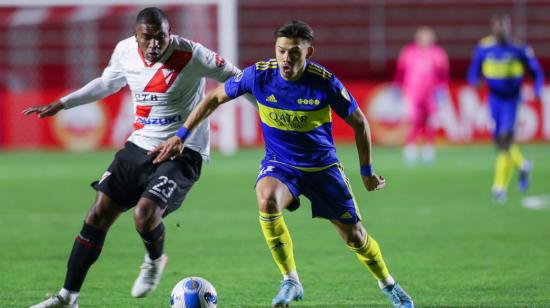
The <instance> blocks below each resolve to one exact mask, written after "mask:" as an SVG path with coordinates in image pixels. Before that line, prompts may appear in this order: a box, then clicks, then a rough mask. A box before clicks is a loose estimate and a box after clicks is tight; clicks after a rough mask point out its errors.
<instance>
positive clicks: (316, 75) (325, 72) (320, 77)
mask: <svg viewBox="0 0 550 308" xmlns="http://www.w3.org/2000/svg"><path fill="white" fill-rule="evenodd" d="M305 74H307V75H309V76H311V78H312V80H314V81H316V82H320V83H326V84H331V83H333V82H334V80H335V79H336V77H335V76H334V73H332V72H331V71H330V70H329V69H327V68H326V67H324V66H322V65H321V64H319V63H317V62H314V61H310V62H309V64H308V65H307V67H306V71H305Z"/></svg>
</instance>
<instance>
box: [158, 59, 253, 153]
mask: <svg viewBox="0 0 550 308" xmlns="http://www.w3.org/2000/svg"><path fill="white" fill-rule="evenodd" d="M254 73H255V70H254V66H251V67H248V68H246V69H245V70H244V71H242V72H238V73H237V74H236V75H234V76H233V77H231V78H229V79H227V80H226V82H225V84H223V85H220V86H218V87H217V88H216V89H214V90H213V91H211V92H209V93H208V94H206V96H205V97H204V98H203V99H202V100H201V101H200V102H199V103H198V104H197V106H195V108H194V109H193V111H191V114H189V116H188V117H187V119H186V120H185V122H184V123H183V126H182V127H181V128H180V129H179V130H178V131H177V132H176V135H175V136H173V137H170V138H168V139H167V140H166V141H164V142H163V143H161V144H160V145H158V146H157V147H156V148H154V149H153V150H152V151H150V152H149V153H148V154H149V155H153V154H157V157H156V158H155V159H154V160H153V164H159V163H161V162H163V161H165V160H167V159H169V158H174V157H175V156H177V155H179V154H181V153H182V152H183V148H184V142H185V140H186V139H187V137H189V135H190V134H191V131H192V130H193V129H194V128H195V127H196V126H197V125H199V123H200V122H201V121H202V120H204V119H206V118H207V117H208V116H210V115H211V114H212V112H214V110H216V109H217V108H218V107H219V106H220V105H221V104H223V103H226V102H228V101H230V100H232V99H234V98H237V97H239V96H241V95H243V94H246V93H252V88H253V84H254Z"/></svg>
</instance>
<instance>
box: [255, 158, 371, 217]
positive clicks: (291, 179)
mask: <svg viewBox="0 0 550 308" xmlns="http://www.w3.org/2000/svg"><path fill="white" fill-rule="evenodd" d="M266 176H271V177H274V178H276V179H278V180H279V181H281V182H282V183H283V184H285V185H286V186H287V187H288V189H289V190H290V193H292V195H293V196H294V198H295V199H296V200H298V197H299V196H300V194H303V195H304V196H306V197H307V198H308V199H309V201H310V202H311V214H312V216H313V217H323V218H326V219H331V220H332V219H335V220H338V221H340V222H342V223H344V224H355V223H357V222H359V221H360V220H361V214H360V213H359V209H358V208H357V204H356V202H355V198H354V197H353V193H352V191H351V185H350V184H349V179H348V178H347V176H346V174H345V173H344V168H343V167H342V165H341V164H335V165H333V166H331V167H329V168H327V169H324V170H321V171H302V170H299V169H296V168H293V167H290V166H288V165H284V164H282V163H279V162H274V161H263V162H262V165H261V167H260V173H259V174H258V178H257V179H256V183H258V181H259V180H260V179H262V178H264V177H266Z"/></svg>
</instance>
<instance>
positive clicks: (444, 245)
mask: <svg viewBox="0 0 550 308" xmlns="http://www.w3.org/2000/svg"><path fill="white" fill-rule="evenodd" d="M522 149H523V151H524V153H525V154H526V156H528V157H529V158H531V159H533V161H534V166H535V169H534V173H533V185H532V187H531V188H530V190H529V192H528V194H527V195H544V194H550V159H549V158H550V145H525V146H523V147H522ZM338 153H339V155H340V157H341V159H342V162H343V163H344V165H345V166H346V167H347V172H348V175H349V177H350V179H351V182H352V186H353V189H354V193H355V195H356V198H357V201H358V203H359V204H360V208H361V211H362V215H363V218H364V223H365V225H366V227H367V230H368V231H369V232H370V233H371V234H372V235H373V236H374V237H375V238H376V239H377V240H378V242H379V243H380V246H381V248H382V252H383V254H384V257H385V259H386V262H387V264H388V265H389V268H390V271H391V273H392V274H393V276H394V277H395V278H396V279H397V280H398V281H399V282H400V283H401V284H402V285H403V286H404V287H405V288H406V289H407V290H408V291H409V293H410V294H411V295H412V296H413V297H414V299H415V302H416V304H417V306H419V307H440V306H448V307H472V306H474V307H478V306H481V307H549V306H550V210H538V211H537V210H530V209H526V208H523V207H521V206H520V203H521V198H522V195H520V194H519V193H518V192H517V189H516V183H515V178H514V179H513V180H512V183H511V189H510V193H509V200H508V203H507V204H506V205H504V206H500V205H495V204H492V203H491V202H490V198H489V189H490V186H491V182H492V175H493V161H494V150H493V149H492V147H490V146H489V145H486V146H467V147H443V148H441V149H439V152H438V160H437V162H436V164H435V165H434V166H432V167H421V166H418V167H415V168H407V167H405V165H404V163H403V162H402V159H401V151H400V149H395V148H382V147H377V148H376V149H375V152H374V159H375V160H374V161H375V169H376V171H378V172H379V173H380V174H382V175H384V176H385V177H386V178H387V186H386V188H384V189H383V190H382V191H378V192H367V191H366V190H365V189H364V188H363V187H362V184H361V181H360V178H359V174H358V167H357V157H356V152H355V149H354V147H352V146H339V147H338ZM262 154H263V152H262V151H261V150H259V149H248V150H242V151H240V152H239V153H238V154H237V155H235V156H232V157H223V156H221V155H219V154H214V155H213V160H212V162H211V163H210V164H208V165H205V166H204V168H203V174H202V178H201V180H200V181H199V182H198V184H197V185H196V186H195V187H194V188H193V190H192V191H191V193H190V194H189V195H188V198H187V200H186V201H185V202H184V205H183V207H182V208H181V209H180V210H178V211H177V212H175V213H174V214H172V215H171V216H169V217H168V218H167V219H166V220H165V225H166V228H167V242H166V248H165V251H166V253H167V254H168V256H169V257H170V260H169V263H168V266H167V268H166V271H165V274H164V276H163V279H162V281H161V284H160V286H159V288H158V289H157V290H156V291H155V292H154V293H153V294H152V295H151V296H149V297H147V298H145V299H134V298H132V297H131V296H130V288H131V286H132V283H133V281H134V279H135V278H136V276H137V273H138V267H139V265H140V264H141V262H142V258H143V255H144V249H143V247H142V243H141V241H140V239H139V236H138V234H137V233H136V232H135V229H134V226H133V221H132V215H131V213H126V214H125V215H124V216H122V217H121V218H120V219H119V221H117V223H116V224H115V225H114V226H113V228H112V229H111V231H110V233H109V234H108V237H107V241H106V244H105V248H104V250H103V253H102V255H101V257H100V259H99V260H98V262H97V263H96V264H95V265H94V266H93V267H92V269H91V271H90V272H89V275H88V279H87V281H86V282H85V284H84V287H83V290H82V293H81V298H80V305H81V307H168V306H169V295H170V291H171V289H172V287H173V286H174V285H175V284H176V282H177V281H179V280H180V279H182V278H184V277H186V276H192V275H196V276H202V277H204V278H206V279H208V280H209V281H211V282H212V283H213V284H214V286H215V287H216V289H217V291H218V296H219V305H218V306H219V307H269V306H270V303H271V298H272V297H273V295H275V293H276V291H277V288H278V283H279V280H280V275H279V272H278V270H277V268H276V266H275V264H274V263H273V261H272V259H271V255H270V253H269V250H268V249H267V246H266V244H265V242H264V240H263V237H262V235H261V231H260V227H259V224H258V218H257V207H256V201H255V196H254V190H253V184H254V180H255V178H256V175H257V171H258V166H259V162H260V160H261V158H262ZM112 158H113V153H112V152H99V153H82V154H67V153H58V152H35V153H33V152H30V153H26V152H0V196H1V197H2V198H1V205H0V226H1V227H2V228H1V236H0V247H1V249H0V260H1V262H0V273H1V275H0V286H1V288H0V292H1V296H0V307H25V306H27V307H28V306H29V305H30V304H34V303H36V302H38V301H40V300H42V299H44V296H45V294H46V293H47V292H56V291H57V290H58V289H59V288H60V287H61V285H62V282H63V279H64V274H65V267H66V260H67V256H68V254H69V250H70V248H71V246H72V242H73V239H74V237H75V236H76V234H77V233H78V231H79V230H80V227H81V225H82V220H83V217H84V214H85V212H86V210H87V209H88V207H89V206H90V204H91V203H92V201H93V198H94V191H93V190H92V189H91V188H90V187H89V186H88V184H89V183H90V182H91V181H93V180H94V179H97V178H98V177H100V176H101V174H102V173H103V171H104V170H105V168H106V167H107V166H108V164H109V163H110V162H111V159H112ZM286 221H287V224H288V225H289V228H290V231H291V234H292V236H293V240H294V244H295V255H296V262H297V265H298V269H299V273H300V275H301V279H302V282H303V285H304V288H305V299H304V301H302V302H299V303H296V304H293V306H295V307H297V308H298V307H376V306H379V307H389V305H388V302H387V300H386V298H385V297H384V296H383V295H382V293H381V292H380V291H379V290H378V289H377V286H376V283H375V281H374V279H373V278H372V277H371V276H370V274H369V273H368V271H367V270H366V269H365V268H363V267H362V266H361V265H360V264H359V263H358V262H357V261H356V259H355V256H354V255H353V254H352V253H351V252H350V251H349V250H348V249H347V248H346V246H345V245H344V244H343V242H342V241H341V240H340V239H339V237H338V236H337V234H336V232H335V230H334V228H333V227H332V226H331V224H330V223H328V222H326V221H324V220H322V219H311V218H310V207H309V202H304V200H303V202H302V207H301V208H300V210H298V212H296V213H292V214H290V215H286Z"/></svg>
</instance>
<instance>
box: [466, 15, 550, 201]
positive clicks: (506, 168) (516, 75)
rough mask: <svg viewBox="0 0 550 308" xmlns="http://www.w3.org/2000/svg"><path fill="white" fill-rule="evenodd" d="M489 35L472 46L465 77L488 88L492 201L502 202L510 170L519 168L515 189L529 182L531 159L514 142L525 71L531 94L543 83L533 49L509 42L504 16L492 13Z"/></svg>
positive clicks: (508, 31)
mask: <svg viewBox="0 0 550 308" xmlns="http://www.w3.org/2000/svg"><path fill="white" fill-rule="evenodd" d="M491 27H492V32H493V33H492V35H491V36H488V37H486V38H484V39H482V40H481V41H480V42H479V44H478V46H477V47H476V50H475V53H474V57H473V59H472V63H471V65H470V69H469V71H468V80H469V82H470V83H471V84H472V85H474V86H478V85H479V80H480V77H483V78H484V79H485V81H486V83H487V86H488V88H489V107H490V111H491V117H492V118H493V122H494V130H493V139H494V141H495V144H496V146H497V149H498V155H497V159H496V164H495V176H494V182H493V188H492V196H493V200H494V201H495V202H497V203H504V202H505V201H506V190H507V187H508V182H509V180H510V177H511V175H512V172H513V171H514V169H516V170H518V171H519V177H518V178H519V182H518V184H519V185H518V187H519V190H520V191H522V192H524V191H525V190H527V187H528V185H529V173H530V172H531V162H530V161H528V160H526V159H525V158H523V155H522V154H521V152H520V150H519V147H518V145H517V144H515V143H514V131H515V124H516V118H517V111H518V108H519V106H520V104H521V97H520V95H521V85H522V83H523V78H524V74H525V71H526V70H528V71H529V72H530V73H531V74H532V75H533V76H534V88H535V95H536V96H537V98H538V99H540V97H541V94H542V88H543V86H544V73H543V72H542V69H541V68H540V65H539V63H538V61H537V59H536V58H535V56H534V53H533V50H532V49H531V48H530V47H529V46H527V45H524V44H518V43H516V42H513V40H512V38H511V35H510V31H511V23H510V17H509V16H508V15H504V14H501V15H495V16H493V18H492V19H491Z"/></svg>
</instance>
